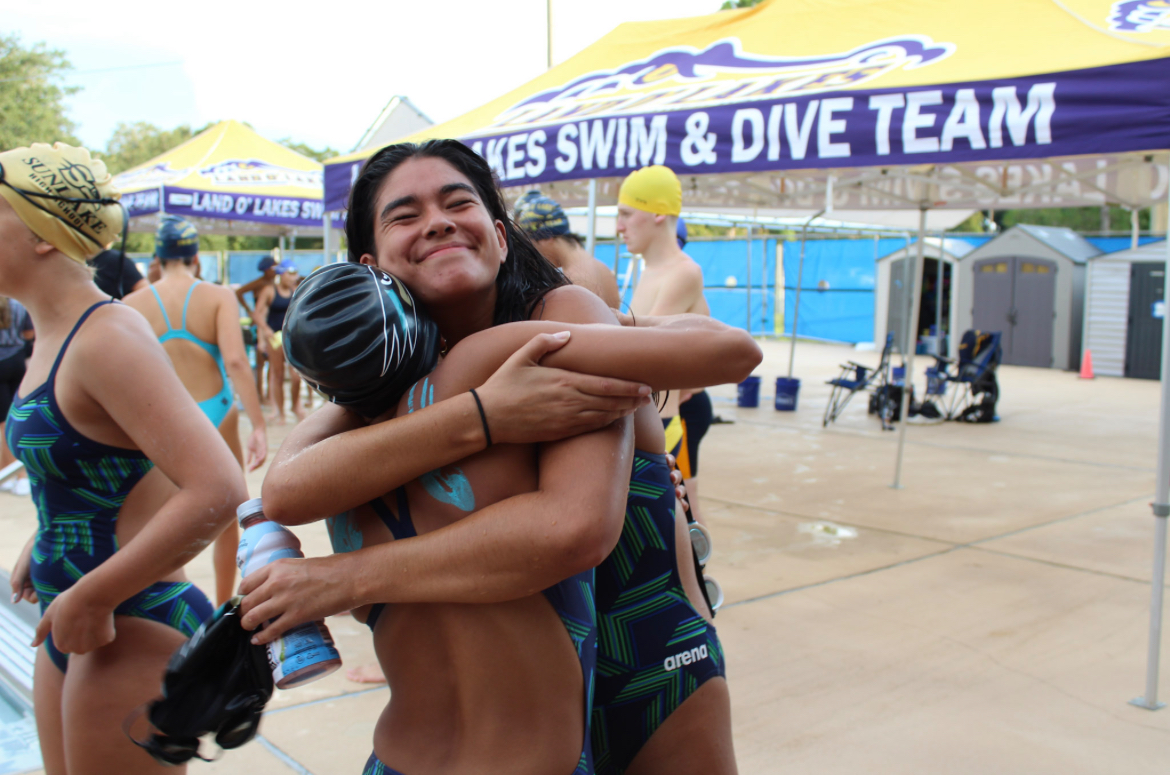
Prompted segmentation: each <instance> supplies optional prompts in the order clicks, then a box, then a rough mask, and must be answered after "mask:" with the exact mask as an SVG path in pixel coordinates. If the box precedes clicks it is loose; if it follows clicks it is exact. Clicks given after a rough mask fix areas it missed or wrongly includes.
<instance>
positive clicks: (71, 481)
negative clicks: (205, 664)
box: [6, 299, 212, 672]
mask: <svg viewBox="0 0 1170 775" xmlns="http://www.w3.org/2000/svg"><path fill="white" fill-rule="evenodd" d="M112 303H114V301H113V300H112V299H111V300H110V301H108V302H105V301H103V302H98V303H97V304H94V305H93V306H92V307H90V308H89V309H87V310H86V311H85V313H84V314H83V315H82V316H81V318H80V319H79V320H78V321H77V323H76V324H74V326H73V330H72V331H70V332H69V336H68V337H66V339H65V342H64V344H62V345H61V351H60V352H59V353H57V360H56V361H55V362H54V363H53V369H52V371H50V372H49V378H48V379H47V380H45V382H44V384H42V385H41V386H40V387H38V388H37V389H36V390H33V391H32V392H30V393H29V394H28V395H27V396H25V397H23V398H21V397H20V396H16V397H15V399H14V400H13V402H12V408H11V409H10V410H9V411H8V420H7V422H8V424H7V428H6V430H7V440H8V448H9V449H11V450H12V453H13V454H14V455H15V456H16V457H17V459H19V460H20V461H21V462H22V463H24V466H25V468H26V469H27V470H28V478H29V483H30V484H31V486H32V496H33V502H34V503H35V504H36V507H37V521H38V528H37V535H36V542H35V544H34V545H33V551H32V568H31V576H32V583H33V587H34V588H35V589H36V592H37V597H38V598H39V599H40V605H41V613H42V614H43V613H44V611H45V609H46V608H48V606H49V604H50V603H52V602H53V599H54V598H56V597H57V595H59V594H61V593H62V592H64V591H65V590H67V589H69V588H70V587H71V586H73V584H74V583H76V582H77V580H78V579H80V578H81V577H82V576H84V575H85V574H86V573H88V572H90V571H91V570H93V569H94V568H96V567H97V566H99V565H101V564H102V562H104V561H105V559H106V558H107V557H110V556H111V555H113V554H114V552H116V551H118V537H117V534H116V529H117V521H118V512H119V511H120V510H121V508H122V503H123V502H124V501H125V500H126V496H127V495H129V494H130V491H131V490H133V489H134V486H135V485H136V484H138V482H139V481H140V480H141V479H142V477H143V476H145V475H146V474H147V472H148V471H150V469H151V468H152V467H153V465H154V464H153V463H151V462H150V460H148V459H147V457H146V455H144V454H143V453H142V452H141V451H139V450H136V449H124V448H122V447H113V446H110V445H108V444H102V443H101V442H97V441H94V440H93V439H90V438H88V437H86V436H83V435H81V433H79V432H78V431H77V430H76V429H75V428H73V426H71V425H70V424H69V422H68V421H67V420H66V419H65V415H64V414H63V413H62V412H61V407H60V406H58V405H57V397H56V393H55V387H54V385H55V382H56V378H57V370H58V369H59V368H60V367H61V360H62V358H64V357H65V351H66V350H67V349H68V348H69V343H70V342H72V341H73V337H74V335H75V334H76V333H77V331H78V330H79V329H80V328H81V326H82V324H84V323H85V321H86V319H87V318H88V317H89V316H90V314H91V313H92V312H93V311H94V310H95V309H97V308H98V307H100V306H101V305H103V304H112ZM114 613H115V614H121V615H124V616H137V617H139V618H142V619H150V620H152V621H156V622H161V623H162V624H167V625H170V626H171V627H174V628H175V629H176V630H179V631H180V632H182V633H183V634H184V635H187V636H188V637H189V636H191V635H192V634H194V632H195V630H196V628H197V627H198V626H199V624H200V623H201V622H202V621H203V620H204V619H206V618H208V617H209V616H211V613H212V607H211V603H209V602H208V600H207V598H206V597H205V596H204V595H203V593H202V592H200V591H199V590H198V589H197V588H196V587H195V586H193V585H192V584H190V583H188V582H168V581H160V582H156V583H154V584H151V585H150V586H149V587H147V588H146V589H144V590H142V591H141V592H139V593H138V594H136V595H134V596H133V597H131V598H130V599H129V600H127V601H125V602H123V603H122V604H121V605H119V606H118V607H117V608H115V609H114ZM45 648H46V649H47V651H48V653H49V656H50V657H51V658H52V660H53V664H55V665H56V666H57V667H58V668H59V669H60V670H61V672H65V670H66V668H67V666H68V664H69V661H68V660H69V658H68V655H67V654H64V653H62V652H61V651H58V650H57V648H56V647H55V646H54V645H53V636H52V634H51V633H50V635H49V637H48V638H47V639H46V640H45Z"/></svg>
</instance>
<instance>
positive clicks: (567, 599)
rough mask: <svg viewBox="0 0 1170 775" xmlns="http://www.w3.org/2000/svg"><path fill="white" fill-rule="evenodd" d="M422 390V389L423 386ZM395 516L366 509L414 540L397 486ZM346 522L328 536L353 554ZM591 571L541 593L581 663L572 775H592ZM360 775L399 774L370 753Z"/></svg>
mask: <svg viewBox="0 0 1170 775" xmlns="http://www.w3.org/2000/svg"><path fill="white" fill-rule="evenodd" d="M424 390H425V387H424ZM395 498H396V505H397V508H398V516H395V515H394V512H392V511H391V510H390V509H389V508H388V507H387V506H386V504H385V503H384V502H383V501H382V499H381V498H375V499H374V500H372V501H370V503H369V506H370V508H372V509H373V510H374V513H375V514H377V515H378V517H379V518H380V519H381V520H382V522H383V523H384V524H385V525H386V528H387V529H388V530H389V531H390V533H391V534H392V535H393V536H394V540H396V541H401V540H402V539H404V538H414V537H415V536H416V535H417V533H416V532H415V529H414V521H413V520H412V519H411V516H410V503H409V502H408V500H407V497H406V489H405V488H402V487H399V488H398V489H397V490H396V491H395ZM344 521H347V520H346V516H345V515H342V516H341V517H331V518H330V519H329V520H328V522H329V537H330V540H331V542H332V544H333V550H334V551H335V552H346V551H353V550H354V549H356V548H359V546H360V542H355V541H354V540H353V538H352V537H351V536H349V533H348V531H349V530H350V528H349V526H348V525H343V524H341V523H342V522H344ZM593 585H594V581H593V571H592V570H588V571H584V572H582V573H578V574H577V575H575V576H570V577H569V578H567V579H565V580H564V581H562V582H560V583H558V584H555V585H553V586H551V587H549V588H548V589H546V590H544V596H545V597H546V598H548V602H549V603H551V604H552V607H553V610H554V611H556V612H557V615H558V616H559V617H560V618H561V622H562V623H563V624H564V625H565V629H566V630H568V633H569V638H570V639H571V640H572V641H573V647H574V648H575V649H576V651H577V659H578V660H579V661H580V663H581V673H582V677H583V678H584V681H585V684H584V685H585V746H584V748H583V750H582V751H581V758H580V759H579V760H578V761H577V767H576V769H574V770H573V772H572V775H593V772H594V770H593V756H592V749H591V748H590V745H589V740H590V733H589V708H590V707H591V705H592V702H591V701H592V697H591V696H590V694H591V692H592V689H593V672H594V668H595V665H596V661H597V625H596V614H595V610H594V601H593ZM385 607H386V604H385V603H376V604H374V605H372V606H370V612H369V615H368V616H367V617H366V625H367V626H369V628H370V631H371V632H373V630H374V626H375V625H376V624H377V623H378V617H379V616H381V614H382V611H383V609H385ZM362 775H402V774H401V773H399V772H398V771H397V770H394V769H391V768H390V767H388V766H386V765H385V764H383V763H382V762H381V761H380V760H379V759H378V757H377V755H376V754H373V753H371V754H370V758H369V760H368V761H367V762H366V767H365V769H364V770H362Z"/></svg>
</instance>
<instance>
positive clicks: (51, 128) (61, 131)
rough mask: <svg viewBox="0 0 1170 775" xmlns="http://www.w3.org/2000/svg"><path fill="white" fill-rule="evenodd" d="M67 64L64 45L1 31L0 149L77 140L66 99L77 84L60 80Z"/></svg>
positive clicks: (74, 142) (73, 91) (76, 142)
mask: <svg viewBox="0 0 1170 775" xmlns="http://www.w3.org/2000/svg"><path fill="white" fill-rule="evenodd" d="M69 68H70V65H69V60H67V59H66V58H65V52H64V51H58V50H56V49H50V48H47V47H46V46H45V44H44V43H34V44H33V45H31V46H25V45H23V44H22V43H21V41H20V36H18V35H7V36H4V35H0V150H6V149H9V148H18V147H20V146H22V145H29V144H31V143H53V142H56V141H58V140H60V141H61V142H66V143H70V144H72V145H78V144H79V142H78V140H77V138H76V137H74V135H73V130H74V128H75V127H74V124H73V122H72V121H70V120H69V117H68V115H67V114H66V111H65V104H64V103H65V98H66V97H68V96H69V95H71V94H74V93H76V92H77V87H74V86H63V85H61V83H60V77H61V75H62V74H63V73H65V72H66V71H67V70H69Z"/></svg>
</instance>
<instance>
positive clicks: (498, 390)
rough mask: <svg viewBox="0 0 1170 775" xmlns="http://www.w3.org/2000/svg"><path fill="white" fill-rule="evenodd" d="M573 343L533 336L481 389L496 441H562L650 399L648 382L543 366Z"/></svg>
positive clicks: (549, 336) (550, 336)
mask: <svg viewBox="0 0 1170 775" xmlns="http://www.w3.org/2000/svg"><path fill="white" fill-rule="evenodd" d="M568 341H569V339H568V335H567V334H565V335H564V336H563V337H562V335H559V334H540V335H538V336H535V337H533V338H532V340H531V341H530V342H529V343H528V344H526V345H525V346H524V347H522V348H520V349H519V350H517V351H516V353H515V354H514V355H513V356H512V357H511V358H509V359H508V360H507V361H506V362H505V363H504V365H503V366H501V367H500V368H499V369H498V370H497V371H496V373H495V374H493V375H492V376H491V377H490V378H489V379H488V380H487V382H485V383H484V384H483V386H482V387H480V388H478V389H477V390H476V392H477V393H478V394H479V397H480V400H481V401H482V402H483V408H484V414H485V415H486V417H487V422H488V426H489V427H490V428H491V434H492V441H494V442H506V443H510V444H536V443H540V442H546V441H558V440H560V439H565V438H568V437H570V436H576V435H578V434H581V433H587V432H589V431H595V430H597V429H599V428H604V427H605V426H607V425H609V424H610V423H612V422H614V421H615V420H617V419H619V418H622V417H626V416H628V415H630V414H633V412H634V411H635V410H636V409H637V408H638V407H640V406H644V405H645V404H647V403H649V401H650V388H649V387H647V386H646V385H640V384H638V383H636V382H627V381H625V380H620V379H612V378H609V377H595V376H592V375H589V374H578V373H576V372H572V371H563V370H561V369H551V368H547V367H545V366H541V365H540V359H541V358H543V357H544V356H545V355H547V354H548V353H550V352H553V351H554V350H558V349H560V348H561V347H563V346H564V345H565V343H566V342H568Z"/></svg>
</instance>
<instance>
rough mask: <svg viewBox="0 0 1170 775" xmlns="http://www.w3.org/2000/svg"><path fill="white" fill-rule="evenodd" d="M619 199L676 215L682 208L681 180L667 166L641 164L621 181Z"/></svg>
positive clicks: (649, 209) (635, 206) (655, 212)
mask: <svg viewBox="0 0 1170 775" xmlns="http://www.w3.org/2000/svg"><path fill="white" fill-rule="evenodd" d="M618 203H620V204H624V205H627V206H629V207H633V208H635V209H637V210H645V211H646V212H648V213H654V214H655V215H678V214H679V213H680V212H682V184H680V183H679V182H678V176H677V175H675V174H674V172H673V171H672V170H671V169H670V167H663V166H661V165H657V164H656V165H654V166H653V167H643V168H642V169H640V170H635V171H634V172H631V173H630V175H629V177H627V178H626V179H625V180H623V181H622V187H621V191H619V192H618Z"/></svg>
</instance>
